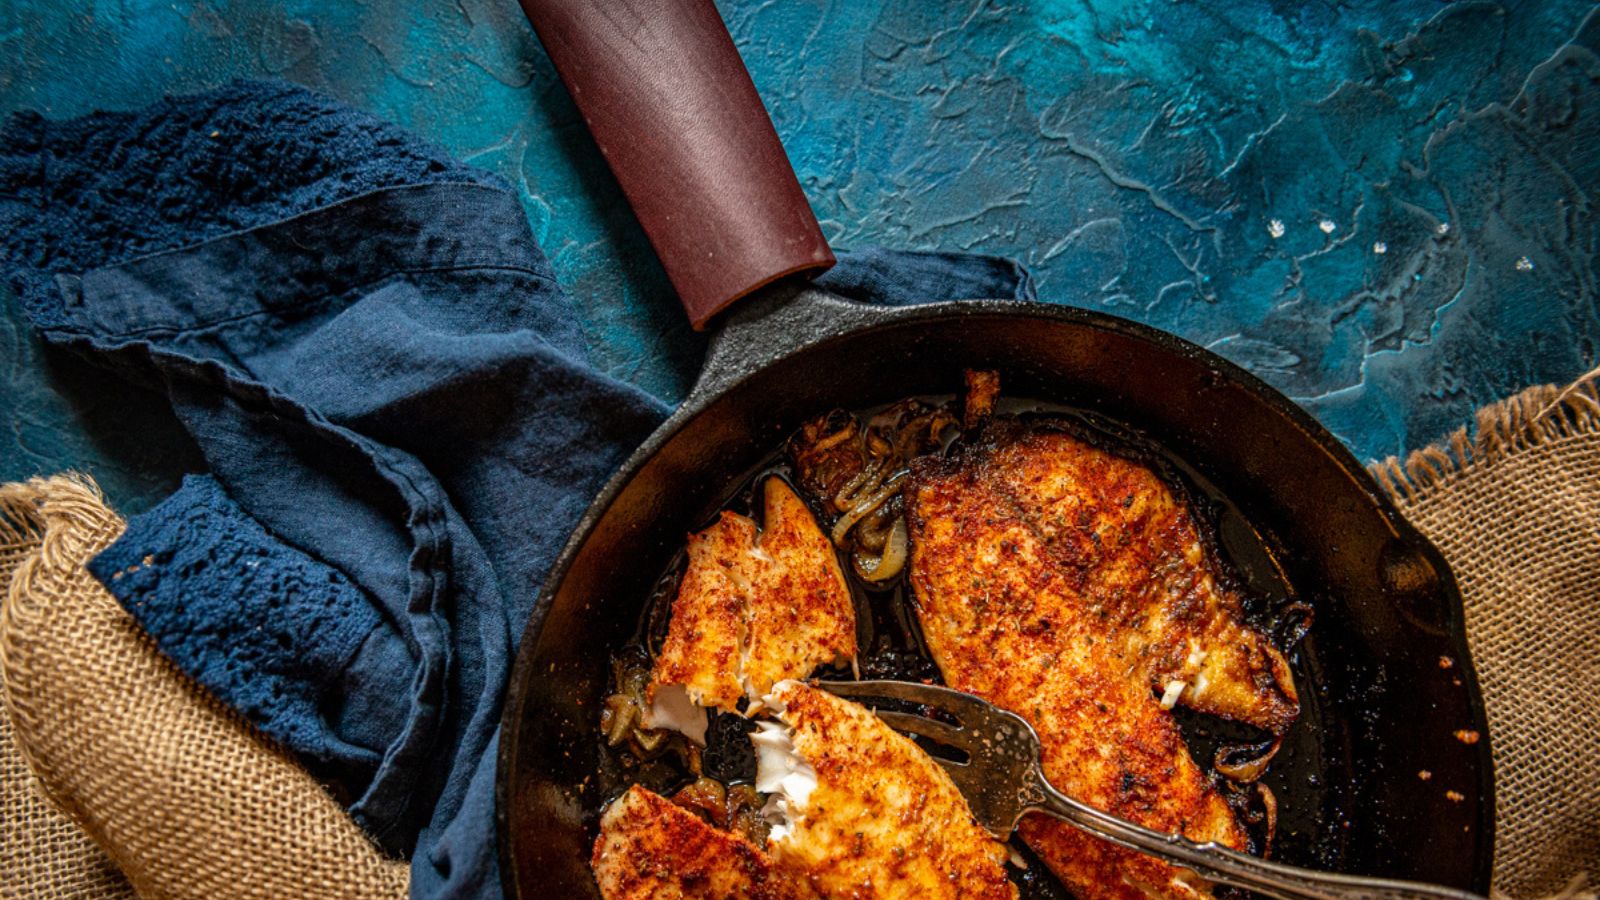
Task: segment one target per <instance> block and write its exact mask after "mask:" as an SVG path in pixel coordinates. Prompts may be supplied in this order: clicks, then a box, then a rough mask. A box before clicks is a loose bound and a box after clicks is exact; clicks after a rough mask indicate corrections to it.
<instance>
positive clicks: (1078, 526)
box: [982, 426, 1300, 734]
mask: <svg viewBox="0 0 1600 900" xmlns="http://www.w3.org/2000/svg"><path fill="white" fill-rule="evenodd" d="M995 431H996V432H997V434H996V436H995V438H992V439H991V440H993V443H992V445H991V446H992V447H993V450H992V452H990V453H988V454H986V456H987V460H986V461H985V462H984V463H983V464H982V465H983V468H984V472H985V475H986V476H987V477H988V478H989V479H990V480H991V482H992V483H993V484H994V485H995V486H996V488H997V489H998V490H1000V491H1001V492H1002V493H1004V494H1006V495H1007V496H1008V497H1009V498H1011V499H1012V500H1013V501H1015V503H1016V505H1017V507H1018V509H1019V510H1020V512H1021V514H1022V515H1023V516H1024V517H1025V518H1026V519H1027V520H1028V522H1029V523H1031V524H1032V525H1033V526H1034V528H1035V529H1036V531H1037V534H1038V536H1039V538H1040V539H1041V540H1042V541H1043V543H1044V545H1045V547H1046V549H1047V550H1048V551H1049V553H1050V555H1051V556H1052V557H1053V558H1054V559H1055V560H1056V562H1057V564H1058V565H1059V567H1060V569H1061V572H1062V574H1063V576H1064V577H1065V578H1066V579H1067V580H1068V581H1069V583H1070V584H1071V585H1072V587H1073V588H1074V589H1075V590H1076V591H1077V592H1078V593H1079V594H1080V595H1081V596H1083V597H1085V598H1087V599H1088V600H1089V601H1090V602H1091V603H1093V604H1095V608H1096V612H1097V614H1099V615H1103V616H1104V617H1105V619H1106V623H1107V626H1108V628H1107V630H1108V632H1109V633H1110V634H1113V635H1115V636H1117V637H1118V638H1120V639H1121V640H1123V641H1125V642H1126V644H1127V650H1128V651H1129V652H1131V653H1137V654H1138V655H1139V656H1140V657H1141V660H1142V661H1141V666H1142V668H1143V670H1144V672H1145V675H1146V677H1147V678H1148V679H1149V682H1150V687H1151V689H1152V690H1153V691H1154V692H1155V693H1156V694H1160V693H1162V692H1163V691H1164V690H1165V688H1166V687H1167V685H1168V684H1170V683H1172V682H1174V681H1182V682H1184V684H1185V685H1186V686H1185V688H1184V689H1183V692H1182V694H1181V695H1180V696H1179V698H1178V702H1179V703H1181V704H1182V705H1184V706H1188V707H1190V708H1191V709H1195V710H1198V711H1200V712H1205V713H1210V714H1212V715H1218V716H1223V717H1225V718H1229V719H1234V720H1237V721H1241V722H1248V723H1249V724H1251V725H1254V726H1256V727H1258V728H1262V729H1264V730H1267V731H1271V732H1273V733H1274V734H1282V733H1283V732H1284V731H1286V730H1287V729H1288V727H1289V726H1290V725H1292V724H1293V723H1294V720H1295V718H1296V717H1297V716H1298V715H1299V713H1300V703H1299V695H1298V693H1297V692H1296V689H1295V685H1294V678H1293V675H1292V674H1291V673H1290V671H1289V663H1288V660H1286V659H1285V658H1284V656H1283V654H1282V653H1281V652H1280V651H1279V650H1278V649H1277V648H1276V647H1274V646H1273V645H1272V643H1271V642H1270V641H1269V640H1268V639H1267V636H1266V635H1265V634H1263V633H1262V632H1261V631H1259V630H1257V629H1255V628H1253V627H1251V626H1250V625H1248V624H1247V623H1246V622H1245V620H1244V606H1243V602H1242V598H1241V596H1240V594H1239V591H1238V589H1237V588H1236V587H1234V586H1233V583H1232V581H1231V579H1229V578H1228V577H1227V576H1226V574H1225V573H1224V572H1223V570H1222V566H1221V564H1220V562H1219V561H1218V559H1217V557H1216V554H1215V553H1214V552H1213V550H1212V548H1211V547H1210V546H1209V545H1208V543H1207V542H1206V540H1204V538H1203V536H1202V533H1201V529H1200V527H1199V525H1198V524H1197V523H1196V520H1195V517H1194V515H1193V513H1192V512H1191V511H1190V509H1189V507H1188V505H1187V504H1186V503H1185V502H1184V501H1183V499H1182V498H1181V497H1180V496H1179V494H1178V493H1177V492H1176V491H1174V489H1173V488H1172V487H1171V486H1170V485H1168V484H1167V482H1166V481H1164V480H1163V479H1162V478H1161V477H1160V476H1159V475H1158V474H1157V473H1156V472H1155V471H1154V470H1153V469H1151V468H1150V467H1149V466H1146V465H1142V464H1140V463H1137V462H1134V461H1132V460H1130V459H1127V458H1125V457H1122V456H1119V455H1117V454H1114V453H1111V452H1108V451H1106V450H1103V449H1100V448H1098V447H1095V446H1093V445H1091V444H1089V443H1087V442H1085V441H1083V440H1080V439H1078V438H1077V437H1075V436H1073V435H1071V434H1068V433H1066V432H1064V431H1061V430H1058V429H1054V428H1049V427H1043V426H1035V427H1028V428H1025V427H1020V426H1012V427H1009V428H998V429H996V430H995Z"/></svg>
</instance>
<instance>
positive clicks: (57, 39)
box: [0, 0, 1600, 509]
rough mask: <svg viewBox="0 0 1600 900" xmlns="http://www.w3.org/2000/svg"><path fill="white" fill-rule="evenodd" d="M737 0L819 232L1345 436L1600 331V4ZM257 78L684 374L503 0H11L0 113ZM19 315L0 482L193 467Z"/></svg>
mask: <svg viewBox="0 0 1600 900" xmlns="http://www.w3.org/2000/svg"><path fill="white" fill-rule="evenodd" d="M721 9H722V11H723V14H724V17H725V18H726V19H727V21H728V24H729V27H730V30H731V31H732V33H733V34H734V37H735V39H736V40H737V42H738V44H739V47H740V50H741V52H742V53H743V54H744V56H745V59H746V62H747V63H748V64H749V66H750V68H751V70H752V73H753V77H754V79H755V81H756V85H757V87H758V88H759V89H760V90H761V93H762V96H763V97H764V98H765V99H766V101H767V104H768V107H769V109H770V110H771V112H772V114H773V118H774V120H775V121H776V123H777V126H778V130H779V132H780V134H781V135H782V136H783V138H784V141H785V144H786V146H787V147H788V149H789V152H790V155H791V157H792V158H793V160H794V163H795V166H796V169H797V170H798V172H799V174H800V177H801V181H802V183H803V184H804V186H805V188H806V190H807V193H808V195H809V196H810V198H811V200H812V203H813V205H814V207H815V208H816V210H817V213H818V215H819V217H820V218H821V219H822V221H823V224H824V228H825V230H826V233H827V234H828V236H829V238H830V240H832V241H833V242H834V243H835V245H836V246H840V247H843V248H850V247H857V246H864V245H867V244H874V243H877V244H887V245H891V246H898V247H914V248H935V247H937V248H946V249H959V248H965V249H971V250H976V251H982V252H988V253H1000V254H1007V255H1012V256H1015V257H1017V258H1019V259H1021V260H1023V261H1024V262H1025V263H1026V264H1028V265H1029V266H1030V267H1031V268H1032V269H1033V271H1034V272H1035V274H1036V275H1037V277H1038V281H1039V287H1040V294H1041V296H1042V297H1043V298H1045V299H1047V300H1050V301H1052V302H1059V303H1069V304H1077V305H1083V306H1089V307H1093V308H1097V309H1102V310H1105V311H1108V312H1112V313H1116V314H1119V315H1124V316H1128V317H1131V318H1135V319H1139V320H1141V321H1144V322H1148V323H1150V324H1153V325H1156V326H1158V327H1161V328H1165V329H1168V330H1171V331H1174V332H1176V333H1178V334H1180V335H1183V336H1184V337H1187V338H1189V339H1191V340H1194V341H1197V342H1199V343H1202V344H1204V345H1206V346H1209V347H1211V348H1213V349H1215V350H1217V351H1218V352H1220V353H1222V354H1223V355H1225V356H1227V357H1229V358H1231V359H1233V360H1234V361H1236V362H1239V363H1241V364H1243V365H1245V366H1246V367H1247V368H1249V369H1251V370H1252V371H1254V372H1256V373H1257V374H1258V375H1260V376H1261V377H1263V378H1265V379H1266V380H1267V381H1268V382H1270V383H1272V384H1273V385H1275V386H1277V387H1278V388H1280V389H1281V390H1283V391H1285V392H1286V393H1288V394H1289V395H1290V396H1292V397H1294V398H1295V399H1297V400H1298V401H1299V402H1301V403H1302V404H1304V405H1305V406H1306V407H1307V408H1309V409H1310V410H1311V411H1312V412H1313V413H1315V414H1316V415H1317V416H1319V417H1320V418H1321V419H1322V421H1324V422H1325V423H1326V424H1327V425H1328V426H1329V427H1330V428H1331V429H1332V430H1333V431H1334V432H1335V433H1336V434H1338V435H1339V436H1340V437H1341V438H1342V439H1344V440H1345V441H1346V443H1347V444H1348V445H1349V446H1350V447H1351V448H1352V450H1354V451H1355V453H1356V454H1357V455H1358V456H1359V457H1362V458H1370V457H1380V456H1384V455H1388V454H1391V453H1399V452H1403V451H1405V450H1406V449H1409V448H1413V447H1417V446H1420V445H1422V444H1425V443H1427V442H1429V441H1431V440H1434V439H1436V438H1437V437H1439V436H1440V435H1441V434H1443V433H1444V432H1446V431H1448V430H1450V429H1452V428H1454V427H1456V426H1457V425H1459V424H1461V423H1462V422H1464V421H1465V420H1466V419H1467V418H1468V417H1469V416H1470V414H1471V412H1472V411H1473V410H1474V409H1476V408H1477V407H1478V406H1480V405H1482V404H1484V403H1487V402H1490V401H1492V400H1495V399H1499V398H1500V397H1503V396H1506V395H1508V394H1510V393H1513V392H1515V391H1517V390H1519V389H1521V388H1522V387H1524V386H1526V385H1528V384H1531V383H1536V382H1549V381H1564V380H1568V379H1571V378H1573V377H1575V376H1577V375H1579V374H1581V373H1582V372H1584V371H1587V370H1588V369H1590V368H1592V367H1593V366H1595V365H1596V363H1597V362H1600V359H1597V357H1600V349H1597V343H1600V340H1597V339H1600V309H1597V305H1596V259H1597V249H1600V248H1597V235H1596V221H1595V214H1596V213H1595V207H1594V202H1595V197H1594V193H1595V189H1596V186H1597V185H1600V112H1597V101H1600V57H1597V55H1596V51H1597V48H1600V17H1596V16H1595V15H1594V14H1593V11H1592V6H1591V5H1590V4H1584V3H1573V2H1545V3H1506V4H1494V3H1470V2H1469V3H1431V2H1382V0H1362V2H1355V3H1351V4H1344V5H1338V6H1325V5H1315V4H1302V3H1298V2H1293V3H1290V2H1283V3H1272V2H1264V0H1245V2H1226V3H1224V2H1168V0H1163V2H1148V3H1142V2H1141V3H1103V2H1088V0H1085V2H1077V3H1070V4H1069V3H1044V2H1038V3H1023V2H1016V3H1009V4H999V3H983V4H960V5H958V4H952V3H929V2H914V0H859V2H851V3H826V2H823V3H819V2H786V0H780V2H749V0H728V2H724V3H722V4H721ZM262 76H267V77H278V78H285V79H288V80H292V81H297V82H300V83H303V84H307V85H310V86H312V87H315V88H318V89H321V90H324V91H326V92H328V93H330V94H333V95H335V96H337V97H340V98H342V99H344V100H346V101H348V102H351V103H353V104H355V105H357V106H360V107H363V108H366V109H369V110H372V111H374V112H376V113H378V114H380V115H383V116H385V117H388V118H390V119H393V120H395V121H397V122H400V123H401V124H403V125H406V126H407V127H409V128H412V129H414V130H416V131H418V132H420V133H421V134H423V135H425V136H427V137H429V138H431V139H433V140H435V141H438V142H439V143H441V144H443V145H444V146H446V147H447V148H449V149H450V150H451V151H452V152H454V153H456V154H457V155H459V156H462V157H464V158H466V159H468V160H470V161H472V162H474V163H476V164H478V165H481V166H484V167H486V168H489V169H492V170H494V171H496V172H498V173H499V174H501V175H503V176H505V177H506V178H508V179H509V180H510V181H511V182H512V183H513V184H515V185H517V186H518V189H519V190H520V191H521V193H522V198H523V201H524V205H525V207H526V209H527V213H528V217H529V220H530V222H531V223H532V224H533V226H534V230H535V233H536V234H537V235H538V237H539V239H540V241H541V243H542V244H543V245H544V247H545V249H546V251H547V252H548V253H549V254H550V256H551V257H552V259H553V261H554V263H555V265H556V268H557V271H558V273H559V274H560V276H561V278H562V280H563V283H564V284H565V285H566V286H567V288H568V289H569V292H570V294H571V297H572V299H573V302H574V303H575V304H576V305H577V306H578V308H579V310H580V313H581V316H582V319H583V321H584V324H585V329H586V334H587V337H588V340H589V343H590V346H591V351H592V353H593V355H594V358H595V359H596V360H597V361H598V362H599V363H600V364H601V365H602V366H603V367H605V368H606V369H607V370H608V371H611V372H613V373H615V374H617V375H620V376H621V377H624V378H626V379H628V380H630V381H633V382H635V383H636V384H639V385H640V386H642V387H644V388H646V389H648V390H651V391H653V392H656V393H658V394H660V395H662V396H664V397H667V398H669V399H675V398H677V397H679V396H681V395H682V393H683V392H684V391H685V390H686V388H687V386H688V384H689V382H690V380H691V379H692V377H693V373H694V371H695V368H696V366H697V364H698V361H699V356H700V353H701V351H702V349H703V343H702V342H701V340H700V339H699V338H698V336H695V335H693V334H691V333H690V332H689V331H688V329H687V328H686V327H685V325H684V324H683V323H682V321H681V317H680V315H679V312H678V309H677V306H676V303H675V301H673V299H672V297H671V294H670V291H669V289H668V287H667V285H666V282H665V279H664V277H663V276H662V274H661V271H660V268H659V266H658V264H657V263H656V262H655V260H654V258H653V256H652V255H651V253H650V250H649V247H648V245H647V244H646V242H645V240H644V238H643V235H642V234H641V233H640V231H639V230H638V227H637V225H635V224H634V222H633V220H632V217H631V215H630V214H629V212H628V210H627V207H626V205H625V204H624V203H623V201H622V198H621V196H620V194H619V192H618V190H617V188H616V185H615V183H614V182H613V180H612V179H611V176H610V174H609V173H608V172H607V171H606V169H605V167H604V164H603V162H602V161H601V160H600V158H599V155H598V153H597V152H596V151H595V148H594V146H593V144H592V143H591V142H590V140H589V138H588V136H587V134H586V133H585V132H584V130H583V128H582V124H581V121H580V120H579V119H578V117H577V114H576V111H575V110H574V108H573V106H572V103H571V101H570V99H569V98H568V97H567V95H566V93H565V91H564V90H563V89H562V87H561V85H560V83H559V82H558V81H557V80H556V79H555V77H554V74H553V72H552V71H551V69H550V66H549V64H548V62H547V61H546V60H545V59H544V57H543V54H542V52H541V51H540V49H539V47H538V45H537V43H536V42H535V40H534V39H533V37H532V34H531V31H530V30H529V28H528V26H527V25H526V23H525V21H524V20H523V18H522V16H521V13H520V11H519V9H518V8H517V6H516V4H515V3H514V2H512V0H458V2H454V3H448V2H437V0H381V2H380V0H372V2H367V3H355V2H349V3H335V2H312V0H298V2H291V0H278V2H271V0H234V2H220V0H218V2H191V0H182V2H172V0H168V2H148V0H123V2H92V3H91V2H78V3H63V2H56V0H0V111H10V110H15V109H21V108H34V109H38V110H41V111H43V112H45V113H46V114H49V115H52V116H70V115H75V114H79V113H82V112H85V111H87V110H89V109H91V108H95V107H101V108H131V107H135V106H139V105H142V104H144V103H147V102H149V101H151V100H153V99H155V98H157V97H158V96H160V95H161V94H163V93H169V92H181V91H185V90H193V89H199V88H204V87H210V86H214V85H217V84H220V83H223V82H225V81H227V80H229V79H231V78H235V77H262ZM1274 223H1277V224H1274ZM1280 232H1281V233H1280ZM3 322H4V325H3V326H0V413H3V414H4V416H5V418H6V421H7V423H8V425H9V428H8V429H7V430H6V431H4V432H3V433H0V479H5V480H10V479H14V478H18V477H23V476H26V475H29V474H34V473H39V472H51V471H56V470H59V469H62V468H66V467H78V468H87V469H90V470H92V471H94V472H95V473H96V474H97V475H98V476H99V477H100V478H101V479H102V481H103V482H104V483H105V484H106V485H107V487H108V490H109V491H110V493H111V494H112V497H113V499H114V500H115V501H117V502H119V503H121V504H122V505H123V506H124V507H125V508H127V509H138V508H142V507H143V506H146V505H148V504H149V503H151V502H153V501H154V500H156V499H159V497H160V496H162V495H163V494H164V493H165V492H166V491H167V490H168V489H170V487H171V486H172V485H173V484H174V483H175V478H176V475H177V473H179V472H180V471H182V470H183V469H184V468H193V467H199V466H201V465H203V462H202V461H201V460H199V459H198V458H196V455H195V454H194V452H193V451H192V449H190V448H189V447H188V445H187V443H186V442H185V440H184V439H183V438H182V437H181V435H179V434H177V433H176V432H175V427H174V425H173V423H172V422H171V419H170V417H167V416H165V415H164V414H163V412H162V411H161V409H160V408H159V405H158V404H155V403H154V402H153V401H152V400H151V399H150V398H149V397H147V396H145V395H143V394H141V393H140V392H139V391H138V390H137V389H135V388H130V387H124V386H112V385H107V384H106V383H105V382H104V380H103V379H100V378H98V377H96V373H94V372H93V371H92V370H87V369H86V367H84V366H83V365H82V364H81V363H78V362H76V361H74V360H72V359H68V358H62V357H59V356H58V355H55V354H49V355H47V354H45V353H44V352H43V351H42V350H41V349H40V348H39V346H38V345H37V343H36V342H34V341H33V340H32V339H31V338H30V337H29V336H28V335H27V333H26V331H25V329H23V327H22V326H21V324H20V321H19V318H18V314H17V311H16V307H15V303H14V302H13V301H12V300H11V299H10V298H6V299H5V300H4V317H3Z"/></svg>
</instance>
